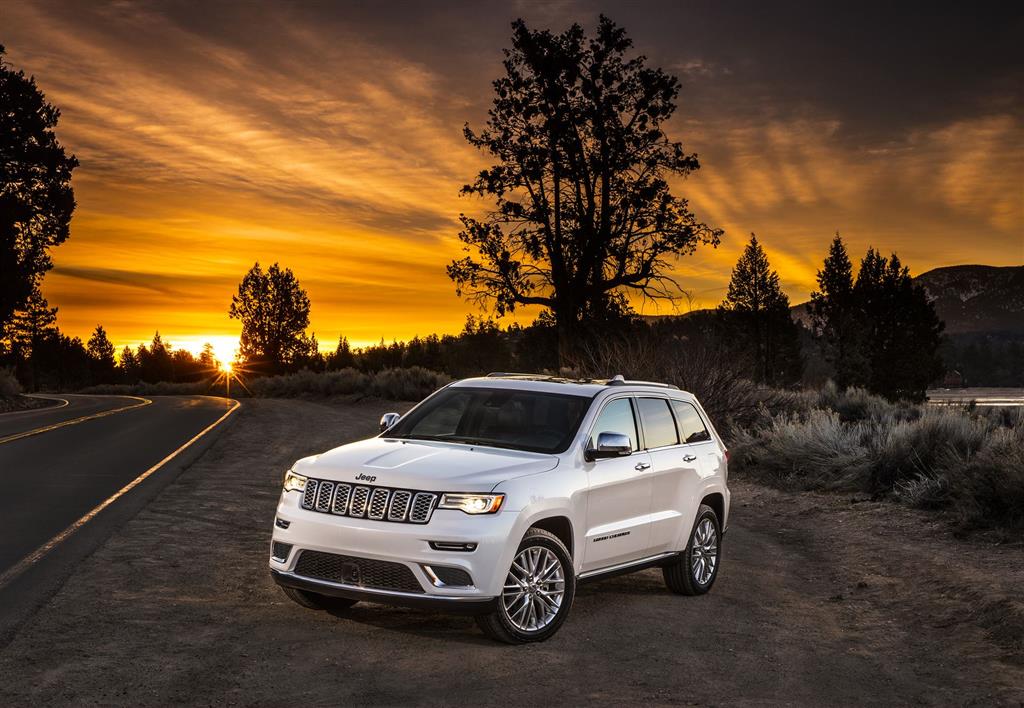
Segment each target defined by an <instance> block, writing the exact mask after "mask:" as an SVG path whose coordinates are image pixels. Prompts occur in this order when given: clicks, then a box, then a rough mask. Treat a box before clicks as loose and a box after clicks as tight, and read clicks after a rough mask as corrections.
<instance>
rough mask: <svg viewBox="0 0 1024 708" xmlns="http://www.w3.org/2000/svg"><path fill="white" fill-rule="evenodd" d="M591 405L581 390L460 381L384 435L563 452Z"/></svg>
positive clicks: (433, 397) (415, 410) (419, 407)
mask: <svg viewBox="0 0 1024 708" xmlns="http://www.w3.org/2000/svg"><path fill="white" fill-rule="evenodd" d="M589 407H590V399H589V398H585V397H583V396H567V395H564V394H560V393H539V392H536V391H517V390H509V389H498V388H469V387H462V386H458V387H451V388H446V389H444V390H442V391H439V392H438V393H436V394H434V395H433V396H431V397H430V398H428V399H427V400H426V401H424V402H423V403H422V404H421V405H420V406H418V407H417V408H415V409H414V410H412V411H411V412H409V413H408V414H407V415H406V416H405V417H404V418H402V419H401V420H399V421H398V422H397V423H396V424H395V425H394V427H392V428H391V430H389V431H388V432H387V433H386V436H387V437H389V438H402V439H409V440H444V441H447V442H459V443H468V444H475V445H486V446H490V447H505V448H510V449H513V450H526V451H529V452H547V453H555V452H564V451H565V449H566V448H567V447H569V443H570V442H572V439H573V437H574V436H575V435H576V429H577V428H579V425H580V421H581V420H583V415H584V414H585V413H586V412H587V408H589Z"/></svg>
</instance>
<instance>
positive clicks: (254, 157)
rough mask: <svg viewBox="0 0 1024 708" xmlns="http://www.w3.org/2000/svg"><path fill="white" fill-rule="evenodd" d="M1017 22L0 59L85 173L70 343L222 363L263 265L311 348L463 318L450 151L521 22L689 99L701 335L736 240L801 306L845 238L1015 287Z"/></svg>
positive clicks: (462, 35)
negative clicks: (616, 59) (635, 64)
mask: <svg viewBox="0 0 1024 708" xmlns="http://www.w3.org/2000/svg"><path fill="white" fill-rule="evenodd" d="M1014 4H1015V3H990V4H987V6H988V9H984V6H985V5H986V4H985V3H981V4H976V3H975V4H971V5H969V6H968V5H964V4H957V5H950V6H948V9H943V8H944V7H946V6H945V5H943V4H938V3H927V4H921V5H920V8H919V9H916V10H915V9H913V8H912V7H911V6H910V5H905V4H903V3H891V2H890V3H884V4H878V5H871V4H868V3H862V2H858V3H851V4H849V5H848V6H847V9H840V8H838V6H837V5H836V4H834V3H822V2H813V3H804V4H792V3H785V4H776V3H760V2H749V3H743V4H738V3H711V2H707V3H686V2H665V3H658V2H635V3H621V4H616V3H612V2H604V3H591V2H583V1H580V2H574V1H571V0H564V1H560V2H547V3H541V2H537V3H532V2H519V3H489V2H479V1H477V2H462V3H446V2H431V3H419V4H417V3H389V2H360V3H327V2H318V3H305V4H292V3H281V2H272V1H266V2H233V3H217V2H210V1H209V0H206V1H204V2H194V3H193V2H168V3H162V2H155V1H153V2H129V1H127V0H122V1H118V2H67V3H54V2H37V1H32V2H22V3H13V2H6V3H4V6H3V8H2V10H0V43H2V44H4V45H5V46H6V48H7V60H8V62H9V63H10V64H12V65H13V66H15V67H19V68H23V69H25V70H26V71H27V72H28V73H30V74H33V75H34V76H35V77H36V80H37V82H38V84H39V86H40V87H41V89H42V90H43V91H44V92H45V93H46V95H47V97H48V99H49V100H50V101H52V102H53V103H55V104H56V105H57V106H59V107H60V109H61V111H62V117H61V122H60V125H59V127H58V136H59V138H60V140H61V141H62V142H63V143H64V145H65V146H66V147H67V148H68V149H69V150H70V151H72V152H74V153H75V154H76V155H77V156H78V158H79V160H80V161H81V167H79V168H78V170H76V172H75V176H74V182H73V185H74V188H75V195H76V198H77V202H78V208H77V210H76V212H75V216H74V219H73V221H72V230H71V233H72V236H71V238H70V239H69V240H68V241H67V243H66V244H64V245H63V246H61V247H59V248H58V249H57V250H56V251H55V252H54V261H55V263H56V268H55V269H54V270H53V271H52V272H50V273H49V274H48V275H47V276H46V279H45V281H44V286H43V291H44V294H45V295H46V296H47V298H49V300H50V302H51V304H54V305H58V306H59V307H60V315H59V324H60V326H61V328H62V329H63V330H64V331H66V332H68V333H69V334H72V335H78V336H82V337H83V338H86V337H87V336H88V334H89V332H91V330H92V329H93V328H94V327H95V326H96V324H97V323H102V324H103V325H104V326H105V327H106V328H107V330H108V332H109V334H110V336H111V338H112V339H113V340H114V341H115V343H117V344H118V345H119V346H121V345H124V344H129V343H130V344H137V343H138V342H140V341H143V340H148V339H150V338H151V337H152V334H153V330H154V329H157V328H159V330H160V332H161V334H162V335H163V337H164V338H165V340H170V341H171V342H172V343H174V344H175V345H178V346H186V347H188V348H192V349H197V348H198V346H199V345H200V344H201V343H202V342H203V341H208V340H212V341H214V342H215V344H217V346H218V349H219V351H220V353H221V354H227V353H229V352H230V349H231V346H232V345H231V343H232V342H233V341H235V342H236V341H237V336H238V331H239V329H240V328H239V325H238V323H237V322H235V321H232V320H229V319H228V318H227V309H228V304H229V302H230V299H231V295H232V293H233V292H234V290H235V288H236V286H237V283H238V281H239V280H240V279H241V277H242V275H243V274H244V273H245V271H246V270H247V269H248V268H249V267H250V266H251V265H252V264H253V262H254V261H260V262H261V263H263V264H264V265H268V264H269V263H272V262H274V261H279V262H280V263H281V264H282V265H286V266H288V267H290V268H291V269H292V270H293V271H294V272H295V274H296V275H297V276H298V278H299V280H300V281H301V283H302V284H303V285H304V286H305V287H306V288H307V290H308V291H309V294H310V298H311V300H312V303H313V311H312V329H313V330H315V332H316V334H317V336H318V338H319V339H320V341H321V344H322V346H323V347H325V348H326V347H327V346H333V342H334V341H335V340H336V339H337V337H338V335H339V333H344V334H346V335H347V336H348V337H349V339H350V340H352V341H353V343H355V344H365V343H369V342H372V341H377V340H380V338H381V337H383V338H385V339H386V340H389V341H390V340H391V339H393V338H398V339H406V338H409V337H411V336H413V335H414V334H417V333H419V334H428V333H431V332H454V331H457V330H459V329H461V326H462V323H463V321H464V319H465V316H466V313H467V312H476V310H475V309H474V308H473V307H472V306H471V305H470V304H468V303H466V302H464V301H461V300H459V299H458V298H457V297H456V296H455V293H454V289H453V287H452V284H451V282H450V281H449V280H448V278H447V276H446V275H445V272H444V266H445V264H447V263H448V262H449V261H450V260H451V259H452V258H454V257H458V256H459V255H460V245H459V243H458V241H457V240H456V233H457V231H458V224H457V216H458V214H459V212H460V211H467V212H474V211H477V210H479V209H481V208H482V207H483V206H485V205H484V204H482V203H481V202H479V201H477V200H474V199H470V198H462V197H459V195H458V190H459V187H460V186H461V185H462V184H464V183H465V182H466V181H467V180H469V179H470V178H471V177H472V175H473V174H474V173H475V172H476V171H477V170H479V169H480V168H481V167H482V166H483V164H484V163H483V162H482V160H481V157H480V156H479V155H478V154H477V153H476V152H475V151H474V150H473V149H472V148H471V147H470V146H469V145H468V144H466V143H465V141H464V140H463V138H462V135H461V130H462V126H463V123H465V122H467V121H468V122H469V123H470V124H471V125H473V126H480V125H481V124H482V122H483V118H484V116H485V112H486V109H487V106H488V103H489V101H490V91H491V87H490V81H491V80H492V79H494V78H495V77H497V76H498V75H499V73H500V71H501V66H500V61H501V58H502V56H501V49H502V47H505V46H507V45H508V44H509V36H510V30H509V23H510V22H511V21H512V20H513V19H515V18H516V17H519V16H521V17H523V18H524V19H526V20H527V22H528V23H529V24H531V25H534V26H545V27H550V28H551V29H554V30H559V31H560V30H562V29H564V28H565V27H566V26H568V25H569V24H570V23H571V22H573V21H578V22H581V23H583V24H584V25H585V26H586V27H588V28H592V27H593V26H594V24H595V22H596V19H597V15H598V14H599V13H600V12H604V13H606V14H608V15H609V16H610V17H612V19H614V20H615V21H617V22H618V23H620V24H622V25H623V26H625V27H626V29H627V30H628V31H629V33H630V35H631V36H632V38H633V40H634V43H635V46H636V49H637V50H638V51H639V52H641V53H643V54H645V55H647V56H648V57H649V59H650V61H651V63H653V64H655V65H659V66H661V67H663V68H665V69H666V70H668V71H670V72H672V73H674V74H676V75H677V76H679V78H680V80H681V82H682V92H681V95H680V102H679V103H680V108H679V111H678V112H677V115H676V117H675V119H674V120H673V121H672V123H671V124H670V127H669V131H668V132H669V135H670V136H671V137H673V138H674V139H679V140H682V141H683V142H684V144H685V146H686V147H687V149H689V150H692V151H695V152H697V153H698V154H699V156H700V159H701V163H702V169H701V170H700V172H699V173H698V174H697V175H695V176H694V177H691V178H690V179H689V180H687V181H686V182H681V183H679V184H678V185H676V188H675V191H676V192H677V193H679V194H682V195H683V196H686V197H688V198H689V199H690V200H691V203H692V206H693V207H694V210H695V211H696V212H697V214H698V215H699V216H700V217H701V218H703V219H704V220H705V221H707V222H708V223H710V224H712V225H714V226H718V227H721V228H723V229H725V232H726V235H725V237H724V239H723V242H722V245H721V246H720V247H719V248H718V249H717V250H714V251H712V250H710V249H709V250H704V251H701V252H698V254H697V255H696V256H693V257H686V258H683V259H681V260H680V261H678V263H677V266H676V275H677V276H678V279H679V281H680V283H681V284H682V286H683V287H684V288H686V289H688V290H689V291H691V293H692V295H693V306H694V307H701V306H710V305H714V304H717V303H718V302H719V301H720V300H721V299H722V297H723V295H724V292H725V287H726V283H727V281H728V275H729V269H730V268H731V266H732V264H733V262H734V261H735V259H736V257H737V255H738V253H739V251H740V250H741V249H742V246H743V244H744V242H745V241H746V240H747V238H749V233H750V232H751V231H755V232H756V233H757V234H758V237H759V240H761V241H762V243H763V244H764V246H765V247H766V249H767V251H768V255H769V257H770V259H771V261H772V264H773V265H774V266H775V267H776V268H777V269H778V270H779V272H780V275H781V277H782V281H783V284H784V287H785V289H786V291H787V293H788V294H789V296H790V298H791V299H792V300H793V301H794V302H801V301H803V300H805V299H806V298H807V294H808V292H809V291H810V289H811V288H812V287H813V283H814V274H815V270H816V269H817V268H818V267H819V265H820V261H821V259H822V257H823V256H824V253H825V250H826V249H827V245H828V241H829V239H830V238H831V236H832V234H833V233H834V232H835V231H836V230H839V231H840V232H841V233H842V234H843V236H844V237H845V238H846V239H847V240H848V243H849V244H850V246H851V250H852V251H854V252H855V254H856V255H857V256H859V255H860V254H862V252H863V250H864V249H865V248H866V247H867V246H868V245H869V244H873V245H875V246H876V247H878V248H880V249H882V250H883V251H885V252H890V251H893V250H895V251H897V252H898V253H899V255H900V256H901V258H902V259H903V260H904V261H905V262H906V263H907V264H909V265H910V267H911V270H912V272H914V273H920V272H923V271H925V270H928V269H930V268H934V267H936V266H942V265H951V264H960V263H985V264H991V265H1016V264H1021V263H1024V96H1022V91H1024V88H1022V87H1024V58H1022V57H1024V52H1022V51H1021V49H1020V38H1021V37H1022V36H1024V22H1022V20H1021V16H1022V15H1021V13H1020V11H1019V10H1018V11H1017V12H1016V13H1015V14H1011V11H1012V10H1011V8H1012V6H1013V5H1014ZM955 7H961V8H963V9H961V10H956V9H954V8H955ZM1000 7H1001V8H1002V9H1001V10H1000V9H997V8H1000ZM638 304H639V303H638ZM680 307H681V308H682V309H684V310H685V309H687V308H688V307H689V305H688V304H685V303H683V304H681V305H680ZM645 311H646V312H648V313H655V312H657V310H655V309H653V308H651V307H649V306H648V307H646V308H645ZM670 311H671V310H670V309H667V308H666V307H664V306H663V307H662V309H661V310H660V312H663V313H667V312H670ZM532 314H534V313H529V312H527V313H525V314H524V316H523V319H524V320H528V319H531V315H532Z"/></svg>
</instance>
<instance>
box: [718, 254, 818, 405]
mask: <svg viewBox="0 0 1024 708" xmlns="http://www.w3.org/2000/svg"><path fill="white" fill-rule="evenodd" d="M721 310H722V312H723V313H724V314H725V316H726V317H727V318H728V319H729V320H732V321H733V322H735V324H737V325H738V326H739V336H740V337H741V341H742V342H744V343H745V344H746V346H747V347H749V348H750V350H751V351H752V354H753V361H754V379H755V380H756V381H761V382H764V383H768V384H776V385H777V384H789V383H793V382H795V381H796V379H798V378H799V376H800V371H801V362H800V337H799V330H798V329H797V326H798V325H797V324H796V323H795V322H793V318H792V316H791V315H790V313H789V298H788V297H786V294H785V293H784V292H782V288H781V287H780V285H779V274H778V273H776V272H775V271H774V270H771V265H770V264H769V263H768V256H767V254H765V252H764V249H763V248H761V244H759V243H758V242H757V237H756V236H755V235H753V234H751V236H750V243H748V244H747V246H746V248H745V249H743V254H742V255H741V256H740V259H739V260H738V261H737V262H736V267H735V268H733V271H732V278H731V279H730V280H729V290H728V293H727V294H726V296H725V301H724V302H723V303H722V305H721Z"/></svg>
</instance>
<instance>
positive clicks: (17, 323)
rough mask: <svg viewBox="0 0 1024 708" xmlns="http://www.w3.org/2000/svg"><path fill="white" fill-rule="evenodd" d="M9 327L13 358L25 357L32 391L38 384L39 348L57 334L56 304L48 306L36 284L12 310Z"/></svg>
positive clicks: (58, 333)
mask: <svg viewBox="0 0 1024 708" xmlns="http://www.w3.org/2000/svg"><path fill="white" fill-rule="evenodd" d="M8 331H9V332H10V348H11V352H12V353H13V354H14V357H15V359H22V360H26V361H28V365H29V367H28V368H29V373H28V376H29V383H28V389H29V390H30V391H35V390H37V389H38V387H39V369H40V358H41V356H40V349H42V348H43V345H44V344H45V343H46V342H47V341H48V340H51V339H54V338H56V337H58V336H59V335H60V332H59V330H58V329H57V308H56V307H50V303H48V302H47V301H46V298H45V297H43V293H42V292H41V291H40V290H39V287H38V286H37V287H36V288H35V289H34V290H32V293H31V294H30V295H29V296H28V299H27V300H26V301H25V304H24V305H23V307H22V308H21V309H19V310H17V311H15V313H14V317H13V318H12V321H11V323H10V325H9V327H8Z"/></svg>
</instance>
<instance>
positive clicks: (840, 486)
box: [731, 387, 1024, 537]
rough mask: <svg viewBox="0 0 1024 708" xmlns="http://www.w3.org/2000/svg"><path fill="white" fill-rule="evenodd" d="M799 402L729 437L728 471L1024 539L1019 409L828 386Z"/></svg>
mask: <svg viewBox="0 0 1024 708" xmlns="http://www.w3.org/2000/svg"><path fill="white" fill-rule="evenodd" d="M801 398H802V402H803V404H804V408H803V409H802V410H801V408H800V406H794V407H791V408H790V409H788V410H785V411H780V412H776V413H774V414H771V415H769V417H768V418H767V420H765V421H764V422H763V424H761V425H758V426H755V427H751V428H745V429H741V430H738V431H735V432H734V434H733V438H732V443H731V447H732V450H731V454H732V466H731V469H732V470H733V471H734V472H737V473H740V474H746V475H749V476H751V477H755V478H757V479H759V480H762V481H767V482H770V483H772V484H774V485H777V486H782V487H786V488H792V489H829V490H839V491H847V492H863V493H868V494H871V495H873V496H875V497H886V496H888V497H891V498H893V499H895V500H897V501H900V502H903V503H905V504H908V505H910V506H914V507H917V508H924V509H940V510H943V511H945V512H947V513H948V514H950V515H951V516H952V517H953V518H954V519H955V521H956V522H957V525H958V526H959V527H960V528H961V529H964V530H969V529H982V528H984V529H993V530H998V532H999V533H1000V534H1002V535H1012V536H1014V537H1020V535H1021V534H1022V532H1024V409H1016V410H1013V409H978V408H972V407H963V406H948V407H934V406H932V407H929V406H917V405H913V404H907V403H889V402H888V401H885V400H884V399H882V398H880V397H877V396H872V395H871V394H868V393H866V392H864V391H862V390H859V389H850V390H848V391H844V392H839V391H837V390H836V389H835V388H834V387H826V388H825V389H824V390H822V391H820V392H808V393H805V394H803V395H802V397H801Z"/></svg>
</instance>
